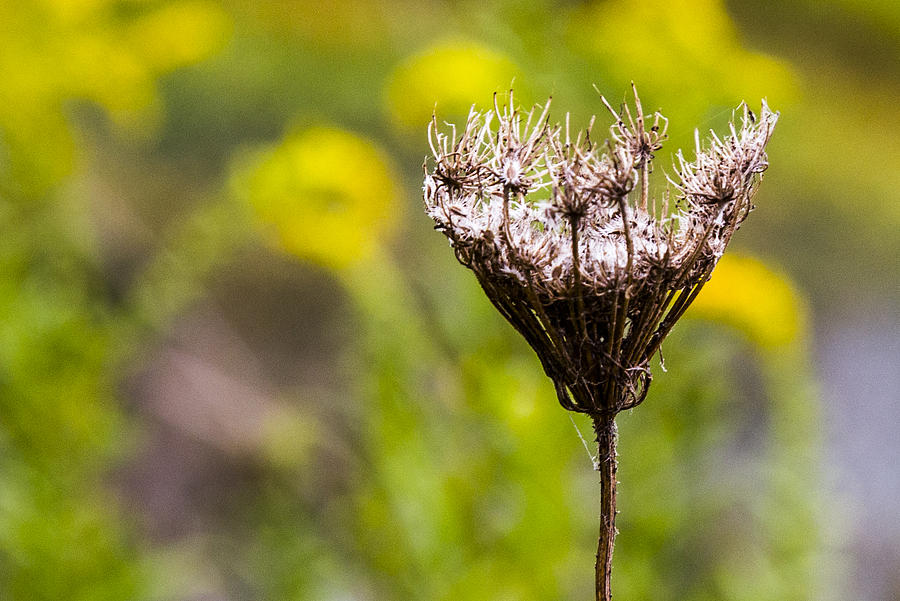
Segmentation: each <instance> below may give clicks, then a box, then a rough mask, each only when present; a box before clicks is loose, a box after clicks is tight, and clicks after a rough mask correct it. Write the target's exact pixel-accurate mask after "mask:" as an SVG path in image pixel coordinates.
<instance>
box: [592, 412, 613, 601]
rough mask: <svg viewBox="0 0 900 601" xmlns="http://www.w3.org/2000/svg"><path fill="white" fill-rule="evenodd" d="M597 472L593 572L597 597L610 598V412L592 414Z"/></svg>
mask: <svg viewBox="0 0 900 601" xmlns="http://www.w3.org/2000/svg"><path fill="white" fill-rule="evenodd" d="M593 420H594V432H595V433H596V434H597V446H598V450H599V453H598V455H597V470H598V471H599V472H600V536H599V541H598V543H597V564H596V569H595V572H594V575H595V580H594V582H595V585H596V593H597V601H610V600H611V599H612V590H611V588H610V576H611V574H612V555H613V544H614V543H615V540H616V437H617V433H616V422H615V416H614V415H613V414H611V413H610V414H602V415H595V416H593Z"/></svg>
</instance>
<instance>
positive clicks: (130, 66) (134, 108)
mask: <svg viewBox="0 0 900 601" xmlns="http://www.w3.org/2000/svg"><path fill="white" fill-rule="evenodd" d="M123 9H124V10H123ZM228 29H229V23H228V18H227V16H226V15H225V13H224V12H223V10H222V9H221V8H219V7H218V5H216V4H214V3H213V2H211V1H207V0H181V1H178V0H174V1H170V2H158V3H157V2H154V3H149V2H148V3H134V2H125V1H123V0H35V1H32V2H0V80H2V82H3V85H2V86H0V107H3V110H2V111H0V154H2V155H5V157H4V158H6V159H7V160H6V161H5V163H6V164H2V165H0V184H11V185H12V186H14V187H15V189H17V190H19V191H20V192H24V193H25V194H31V195H39V194H41V193H42V192H43V191H44V190H46V189H47V188H48V187H49V186H52V185H54V184H55V183H56V182H57V181H58V180H59V179H60V178H61V177H63V176H65V175H66V174H67V173H68V172H69V170H70V169H71V163H72V157H73V154H74V143H73V141H72V139H71V134H70V131H69V126H68V124H67V123H66V120H65V116H64V107H65V104H66V103H67V102H69V101H71V100H88V101H92V102H95V103H97V104H98V105H100V106H101V107H103V108H104V109H105V110H106V111H107V113H108V114H109V115H110V117H111V118H112V119H113V120H114V121H115V122H116V123H118V124H120V125H126V126H129V127H145V126H146V125H147V123H151V122H152V118H153V117H154V109H155V103H156V100H157V93H156V79H157V78H158V77H159V76H160V75H163V74H164V73H167V72H169V71H171V70H173V69H175V68H177V67H180V66H183V65H186V64H188V63H192V62H195V61H198V60H201V59H203V58H205V57H206V56H208V55H210V54H211V53H212V52H214V51H216V50H217V49H219V48H220V47H221V46H222V45H223V43H224V41H225V39H226V38H227V34H228Z"/></svg>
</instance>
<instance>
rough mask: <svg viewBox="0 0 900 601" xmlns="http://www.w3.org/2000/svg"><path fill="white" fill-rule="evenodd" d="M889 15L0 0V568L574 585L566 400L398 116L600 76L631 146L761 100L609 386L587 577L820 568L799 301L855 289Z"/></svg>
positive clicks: (884, 208) (763, 7)
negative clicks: (740, 166)
mask: <svg viewBox="0 0 900 601" xmlns="http://www.w3.org/2000/svg"><path fill="white" fill-rule="evenodd" d="M898 23H900V8H898V6H897V5H896V4H895V3H892V2H887V1H885V2H880V3H879V2H861V1H855V0H840V1H838V0H835V1H833V2H823V3H819V2H813V1H811V0H789V1H787V2H778V3H776V2H774V1H771V2H770V1H763V2H762V3H759V2H754V3H740V2H736V1H735V2H732V3H728V4H726V3H723V2H721V1H719V0H695V1H687V0H678V1H671V0H670V1H665V2H663V1H661V0H650V1H641V2H636V1H632V0H605V1H596V2H552V1H550V0H539V1H537V2H531V3H527V4H522V3H516V2H511V1H508V0H481V1H479V2H473V1H469V0H464V1H461V2H437V1H436V2H413V1H412V0H391V1H386V2H377V1H375V0H323V1H322V2H315V3H314V2H307V1H306V0H256V1H254V2H238V1H232V0H220V1H213V0H23V1H20V2H3V3H0V231H2V235H0V599H4V600H6V599H8V600H10V601H56V600H61V599H66V600H68V601H103V600H109V601H124V600H135V601H137V600H189V599H223V600H235V601H237V600H243V599H266V600H276V601H282V600H284V601H288V600H315V601H320V600H329V599H333V600H337V599H366V600H376V599H392V600H393V599H397V600H405V599H409V600H411V601H412V600H416V601H418V600H423V599H428V600H435V601H437V600H442V599H448V600H449V599H454V600H456V601H466V600H472V601H476V600H477V601H481V600H488V599H489V600H492V601H501V600H509V601H513V600H515V601H529V600H534V601H537V600H548V599H573V600H574V599H587V598H590V595H591V591H592V569H593V553H594V546H595V536H596V529H597V524H596V519H597V511H598V500H597V495H598V490H597V483H596V475H595V474H594V472H593V471H592V469H591V459H590V457H589V456H588V452H587V451H585V448H584V447H583V446H582V443H581V441H580V440H579V435H578V433H577V430H578V429H580V430H581V431H582V432H583V433H584V435H585V436H588V431H589V426H588V424H587V423H586V422H585V420H583V419H581V418H580V416H576V417H575V419H574V426H575V427H574V428H573V423H572V421H570V418H569V416H567V415H566V414H565V412H564V411H563V410H562V409H561V408H560V407H559V406H558V405H557V404H556V401H555V400H554V394H553V391H552V387H551V386H550V384H549V381H547V380H546V378H545V377H544V376H543V374H542V372H541V369H540V366H539V364H538V362H537V360H536V358H535V357H534V356H533V354H532V353H531V351H530V350H529V349H528V348H527V346H526V345H525V344H524V342H523V341H521V340H519V339H518V338H517V336H516V335H515V333H514V332H513V331H512V328H510V327H509V326H508V325H507V324H505V323H504V322H503V320H502V318H501V317H500V316H499V315H498V314H496V313H495V312H494V311H493V309H492V308H491V307H490V306H489V303H488V302H487V301H486V299H485V298H483V295H482V293H481V291H480V290H479V289H478V286H477V283H476V282H475V280H474V278H473V277H471V274H469V273H467V272H466V271H465V270H464V269H462V268H460V267H459V266H458V265H457V264H456V263H455V261H454V259H453V256H452V252H451V251H450V250H449V249H448V248H447V247H446V243H445V241H444V239H443V238H442V237H441V236H439V235H437V234H435V233H434V232H433V231H431V226H430V223H429V222H428V219H427V218H426V217H425V216H424V215H423V214H422V211H421V209H420V205H421V201H420V192H419V190H420V185H421V179H420V178H421V176H420V174H421V164H422V157H423V156H424V155H425V154H426V152H427V144H426V141H425V135H424V131H425V124H426V123H427V121H428V120H429V119H430V118H431V114H432V111H436V113H437V115H438V116H439V118H440V119H446V120H451V121H453V120H456V121H457V122H458V121H459V119H461V118H463V117H464V115H465V113H466V112H467V110H468V108H469V106H470V105H471V104H472V103H476V104H478V105H480V106H487V105H489V103H490V102H491V97H492V94H493V92H494V91H501V92H503V91H505V90H506V89H507V88H508V87H509V86H510V85H511V84H513V85H514V87H515V89H516V94H517V97H518V99H519V101H520V102H523V103H530V102H543V100H544V99H545V98H546V97H548V96H549V95H552V96H553V99H554V100H553V101H554V105H555V107H557V110H556V111H554V113H553V117H554V118H555V119H561V118H562V115H563V113H562V111H566V110H570V111H571V112H572V120H573V123H586V122H587V119H588V118H589V116H590V115H591V114H592V113H598V114H600V115H601V117H600V121H599V122H603V121H602V120H603V116H602V112H603V109H602V107H601V105H600V103H599V98H598V95H597V93H596V92H595V90H594V89H593V87H592V86H594V85H596V86H597V88H598V89H599V90H600V91H602V92H603V93H604V94H605V95H606V96H607V97H611V98H613V99H620V98H621V99H624V97H625V94H626V91H627V90H628V89H629V82H630V81H631V80H635V82H636V83H637V85H638V88H639V90H640V91H641V94H642V99H643V103H644V106H645V107H649V108H650V109H651V110H652V109H655V108H657V107H658V108H660V109H661V110H662V111H663V113H664V114H665V115H667V116H668V117H669V118H670V119H671V127H670V133H671V141H670V142H669V144H668V145H667V149H668V150H664V152H665V153H670V152H674V149H675V148H678V147H680V146H683V147H687V148H691V147H692V143H693V142H692V140H693V128H694V127H699V128H700V129H701V131H702V130H705V129H708V128H716V127H718V128H721V126H722V125H723V124H724V123H725V122H726V121H727V119H728V117H729V116H730V114H731V110H732V109H733V108H734V107H735V106H736V105H737V104H738V103H739V102H740V101H741V100H743V99H746V100H747V101H748V102H749V103H750V104H751V106H756V105H757V104H758V102H759V99H760V98H762V97H767V98H768V101H769V103H770V105H772V106H773V107H774V108H776V109H779V110H781V111H782V112H783V119H782V122H781V123H780V124H779V127H778V129H777V131H776V134H775V138H774V139H773V142H772V146H771V152H770V162H771V169H770V172H769V173H768V174H767V176H766V179H765V181H764V183H763V185H762V188H761V193H760V195H759V197H758V201H757V204H758V205H759V207H760V208H759V210H758V211H757V213H755V214H754V215H753V216H752V218H751V219H750V220H749V221H748V224H747V226H746V227H745V228H744V229H743V230H742V231H741V233H740V234H739V235H738V238H739V240H738V241H737V245H738V247H739V248H738V250H737V253H736V256H735V257H734V258H728V259H727V260H726V261H723V263H722V265H721V266H720V270H719V271H718V272H717V275H716V276H715V277H714V279H713V280H712V282H711V283H710V284H709V289H708V290H705V291H704V293H703V295H702V296H701V297H700V299H698V302H697V306H696V307H694V308H693V309H692V310H691V311H690V312H689V313H688V316H687V317H686V319H685V322H684V323H683V324H680V326H679V327H677V328H676V332H675V334H674V335H673V336H672V338H671V340H670V341H669V342H668V343H667V345H666V346H665V347H664V355H665V368H666V369H667V370H668V371H666V369H663V368H662V366H660V369H657V370H656V373H655V379H654V385H653V387H652V388H651V392H650V396H649V398H648V399H647V401H646V402H645V403H644V405H642V406H641V407H639V408H638V409H636V410H634V411H633V412H630V413H628V414H625V415H622V416H620V418H619V427H620V436H621V442H620V451H619V453H620V477H621V480H622V484H621V486H620V501H619V507H620V514H619V530H620V535H619V538H618V540H617V547H616V553H615V569H614V575H613V580H614V584H613V587H614V589H613V590H614V591H616V597H617V598H618V599H621V600H623V601H629V600H639V599H658V600H672V601H675V600H678V601H687V600H691V601H701V600H709V601H712V600H717V601H724V600H729V601H740V600H744V599H746V600H750V599H767V600H770V601H781V600H783V601H796V600H803V599H809V600H812V599H816V600H821V599H829V598H831V595H835V594H836V593H835V591H837V590H839V588H840V586H839V585H840V583H839V582H837V581H836V580H835V576H834V574H835V573H836V571H835V570H833V569H832V567H833V566H832V563H831V562H832V560H831V559H830V558H829V553H828V548H827V545H826V544H825V540H826V532H825V523H826V517H827V516H828V515H829V511H830V508H829V504H828V500H827V498H825V497H824V495H823V477H822V467H821V456H820V440H819V435H818V429H819V419H820V417H819V406H818V397H817V393H818V391H817V385H816V382H815V380H814V378H813V376H812V373H813V371H812V369H811V363H810V356H809V344H810V336H811V325H810V324H811V317H810V310H812V311H813V312H816V311H825V312H833V311H836V309H835V308H836V307H841V306H843V303H845V302H846V301H847V299H855V300H858V299H860V298H863V299H866V298H877V297H878V296H879V295H884V294H889V292H885V291H884V288H883V286H882V282H881V280H880V279H879V278H883V273H884V271H883V269H881V270H879V268H878V266H879V265H885V264H890V262H891V260H892V259H893V260H895V259H896V256H897V254H898V250H900V249H898V238H897V236H896V235H895V234H896V231H897V228H898V226H900V204H898V203H896V202H887V200H888V199H889V198H891V197H893V199H894V201H895V200H896V190H897V189H900V182H898V181H897V178H898V177H900V169H898V167H900V148H898V142H897V139H898V138H897V136H896V135H895V134H894V132H895V131H896V130H897V128H898V126H900V112H898V111H897V109H896V106H895V105H896V99H897V98H898V92H900V72H898V67H897V65H898V62H897V58H898V54H900V52H898V48H900V37H898V34H897V32H898V31H900V28H898V27H897V24H898ZM848 24H849V25H848ZM823 32H824V33H823ZM850 36H852V39H851V37H850ZM848 48H849V49H851V50H848ZM665 156H668V154H665V155H664V157H665ZM660 164H666V160H665V158H663V160H662V161H660ZM654 177H655V178H656V180H655V182H656V183H655V186H656V187H657V189H658V190H662V189H663V187H664V186H665V180H664V179H663V174H662V173H656V174H654ZM788 273H789V274H791V275H790V276H789V275H786V274H788ZM894 275H896V274H894ZM800 290H805V291H806V294H804V293H801V292H800Z"/></svg>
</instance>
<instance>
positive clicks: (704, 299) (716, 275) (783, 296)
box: [686, 255, 806, 349]
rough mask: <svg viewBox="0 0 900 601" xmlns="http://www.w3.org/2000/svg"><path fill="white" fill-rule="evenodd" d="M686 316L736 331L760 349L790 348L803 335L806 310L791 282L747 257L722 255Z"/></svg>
mask: <svg viewBox="0 0 900 601" xmlns="http://www.w3.org/2000/svg"><path fill="white" fill-rule="evenodd" d="M686 316H687V317H695V318H705V319H710V320H713V321H717V322H719V323H723V324H726V325H729V326H732V327H734V328H737V329H738V330H740V331H741V332H742V333H743V334H744V335H745V336H747V338H748V339H749V340H750V341H751V342H753V343H754V344H756V345H758V346H759V347H761V348H764V349H772V348H777V347H781V346H784V345H787V344H790V343H791V342H793V341H794V340H795V339H797V338H798V337H802V336H803V335H804V333H805V330H806V308H805V305H804V303H803V301H802V299H801V298H800V296H799V295H798V294H797V292H796V291H795V290H794V287H793V285H792V284H791V282H790V281H789V280H788V279H787V278H786V277H785V276H783V275H780V274H778V273H776V272H775V271H773V270H771V269H770V268H768V267H766V265H764V264H763V263H762V262H760V261H759V260H757V259H754V258H752V257H742V256H735V255H725V256H724V257H722V259H721V260H720V261H719V264H718V265H717V266H716V269H715V271H713V275H712V278H711V279H710V280H709V282H708V283H707V284H706V285H705V286H704V287H703V290H702V291H701V292H700V294H699V295H698V296H697V299H696V300H695V301H694V304H693V305H691V307H690V309H688V311H687V313H686Z"/></svg>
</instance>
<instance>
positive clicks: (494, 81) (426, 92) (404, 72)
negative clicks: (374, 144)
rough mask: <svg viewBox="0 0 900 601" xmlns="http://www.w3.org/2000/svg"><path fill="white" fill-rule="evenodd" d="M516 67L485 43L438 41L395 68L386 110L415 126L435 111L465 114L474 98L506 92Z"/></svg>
mask: <svg viewBox="0 0 900 601" xmlns="http://www.w3.org/2000/svg"><path fill="white" fill-rule="evenodd" d="M517 72H518V69H517V68H516V66H515V64H514V63H513V62H512V61H511V60H510V59H509V58H508V57H506V56H505V55H503V54H501V53H499V52H497V51H494V50H491V49H490V48H487V47H485V46H482V45H479V44H476V43H474V42H470V41H447V42H442V43H440V44H437V45H435V46H432V47H430V48H428V49H426V50H425V51H423V52H422V53H420V54H417V55H415V56H412V57H410V58H409V59H407V60H406V61H405V62H404V63H402V64H401V65H399V66H398V67H397V68H396V69H395V70H394V72H393V74H392V75H391V77H390V79H389V80H388V82H387V88H386V102H387V109H388V112H389V113H390V116H391V118H392V120H393V121H394V123H396V124H398V125H400V126H401V127H404V128H409V129H416V130H420V129H422V128H424V127H425V124H426V123H428V121H429V120H430V119H431V115H432V112H434V111H435V110H436V111H437V113H438V114H439V115H440V118H441V119H445V118H446V119H449V118H453V117H459V116H461V115H462V116H465V115H466V114H467V113H468V112H469V107H471V105H472V101H473V99H484V98H490V97H491V94H492V93H494V92H505V91H506V90H507V89H508V88H509V86H510V84H511V83H512V82H513V79H514V78H515V77H516V74H517ZM519 87H521V86H519Z"/></svg>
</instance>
